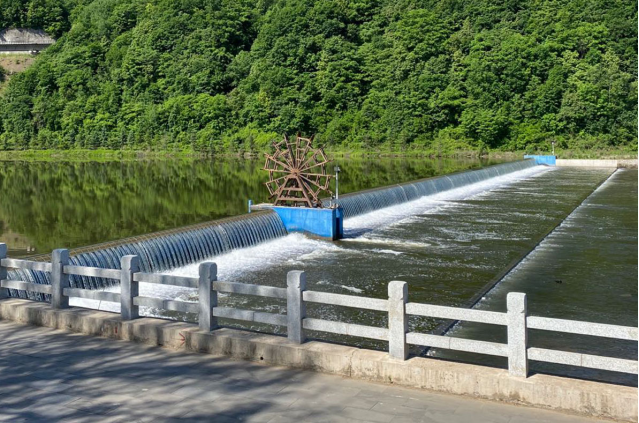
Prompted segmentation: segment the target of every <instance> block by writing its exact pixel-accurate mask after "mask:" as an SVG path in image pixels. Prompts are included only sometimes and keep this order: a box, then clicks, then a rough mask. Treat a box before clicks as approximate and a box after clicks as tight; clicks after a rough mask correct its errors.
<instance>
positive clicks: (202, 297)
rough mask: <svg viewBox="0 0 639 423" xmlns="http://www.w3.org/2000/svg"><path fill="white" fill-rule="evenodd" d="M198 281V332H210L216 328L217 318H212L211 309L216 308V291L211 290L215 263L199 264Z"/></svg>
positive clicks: (214, 279)
mask: <svg viewBox="0 0 639 423" xmlns="http://www.w3.org/2000/svg"><path fill="white" fill-rule="evenodd" d="M199 270H200V279H199V281H198V297H199V299H198V303H199V308H200V314H199V316H198V323H199V326H200V330H203V331H207V332H210V331H212V330H213V329H215V328H217V318H216V317H213V307H217V291H214V290H213V282H214V281H216V280H217V265H216V264H215V263H202V264H200V268H199Z"/></svg>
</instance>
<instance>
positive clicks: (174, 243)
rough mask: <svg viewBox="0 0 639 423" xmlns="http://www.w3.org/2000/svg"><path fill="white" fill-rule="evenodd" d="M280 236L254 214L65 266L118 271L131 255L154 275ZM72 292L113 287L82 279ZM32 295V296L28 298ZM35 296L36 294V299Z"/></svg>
mask: <svg viewBox="0 0 639 423" xmlns="http://www.w3.org/2000/svg"><path fill="white" fill-rule="evenodd" d="M284 235H286V229H284V225H283V224H282V221H281V220H280V218H279V217H278V216H277V214H276V213H274V212H272V211H261V212H255V213H251V214H248V215H244V216H239V217H231V218H227V219H221V220H217V221H214V222H207V223H200V224H197V225H191V226H186V227H182V228H176V229H171V230H167V231H161V232H155V233H152V234H147V235H141V236H135V237H131V238H125V239H122V240H118V241H114V242H107V243H103V244H97V245H93V246H90V247H86V248H78V249H73V250H71V251H70V254H71V258H70V260H69V261H70V264H72V265H76V266H90V267H100V268H104V269H119V268H120V257H122V256H126V255H137V256H139V257H140V270H141V271H143V272H157V271H164V270H168V269H172V268H175V267H180V266H186V265H188V264H191V263H194V262H198V261H202V260H206V259H207V258H209V257H212V256H216V255H219V254H223V253H227V252H229V251H232V250H236V249H240V248H245V247H250V246H253V245H256V244H259V243H261V242H264V241H268V240H270V239H273V238H277V237H280V236H284ZM50 259H51V256H50V255H49V254H46V255H41V256H36V257H29V260H42V261H50ZM9 279H18V280H24V281H27V282H35V283H39V284H49V283H50V282H49V274H48V273H45V272H40V271H32V270H23V269H15V270H11V271H9ZM69 283H70V285H71V287H74V288H84V289H97V288H104V287H106V286H109V285H112V284H114V283H116V281H114V280H111V279H103V278H94V277H87V276H76V275H71V276H69ZM18 292H20V293H21V295H20V296H24V291H13V292H12V293H11V294H12V296H18V295H16V294H18ZM30 295H36V294H30ZM37 295H41V294H37Z"/></svg>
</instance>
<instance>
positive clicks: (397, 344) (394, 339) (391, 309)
mask: <svg viewBox="0 0 639 423" xmlns="http://www.w3.org/2000/svg"><path fill="white" fill-rule="evenodd" d="M407 302H408V284H407V283H406V282H402V281H392V282H390V283H389V284H388V331H389V333H388V353H389V354H390V356H391V357H393V358H398V359H400V360H406V359H407V358H408V345H407V344H406V332H408V318H407V316H406V303H407Z"/></svg>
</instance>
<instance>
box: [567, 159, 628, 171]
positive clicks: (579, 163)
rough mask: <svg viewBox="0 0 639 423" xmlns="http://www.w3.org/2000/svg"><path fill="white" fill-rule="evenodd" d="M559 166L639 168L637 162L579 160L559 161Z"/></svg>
mask: <svg viewBox="0 0 639 423" xmlns="http://www.w3.org/2000/svg"><path fill="white" fill-rule="evenodd" d="M556 165H557V166H560V167H613V168H632V169H636V168H637V160H626V159H623V160H583V159H580V160H577V159H557V163H556Z"/></svg>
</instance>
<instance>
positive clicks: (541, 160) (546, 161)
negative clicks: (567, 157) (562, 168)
mask: <svg viewBox="0 0 639 423" xmlns="http://www.w3.org/2000/svg"><path fill="white" fill-rule="evenodd" d="M524 159H534V160H535V164H538V165H548V166H555V164H556V163H557V156H538V155H534V154H526V155H525V156H524Z"/></svg>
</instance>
